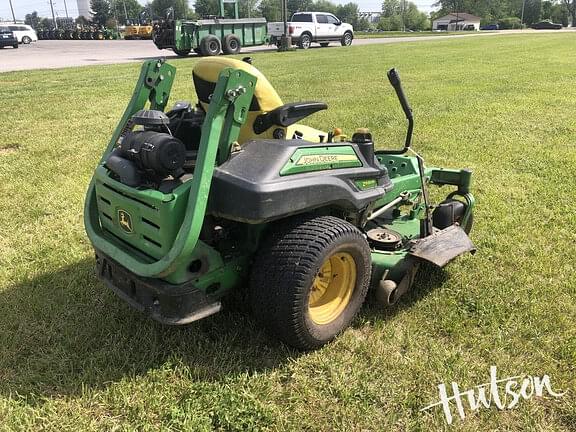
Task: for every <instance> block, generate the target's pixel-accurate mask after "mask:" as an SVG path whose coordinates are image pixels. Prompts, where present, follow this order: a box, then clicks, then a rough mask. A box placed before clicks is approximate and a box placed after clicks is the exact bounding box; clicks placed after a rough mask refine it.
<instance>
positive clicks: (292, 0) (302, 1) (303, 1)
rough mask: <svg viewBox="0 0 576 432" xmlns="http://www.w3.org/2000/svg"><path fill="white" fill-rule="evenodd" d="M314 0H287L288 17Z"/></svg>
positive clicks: (306, 7)
mask: <svg viewBox="0 0 576 432" xmlns="http://www.w3.org/2000/svg"><path fill="white" fill-rule="evenodd" d="M575 1H576V0H575ZM313 4H314V2H313V1H312V0H287V2H286V9H288V19H290V17H291V16H292V14H293V13H294V12H302V11H311V10H312V9H311V6H313Z"/></svg>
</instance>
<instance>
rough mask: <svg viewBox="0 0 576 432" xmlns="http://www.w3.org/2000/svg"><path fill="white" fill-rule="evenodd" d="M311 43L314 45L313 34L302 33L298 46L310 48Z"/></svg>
mask: <svg viewBox="0 0 576 432" xmlns="http://www.w3.org/2000/svg"><path fill="white" fill-rule="evenodd" d="M310 45H312V35H311V34H310V33H302V34H301V35H300V40H298V46H299V47H300V48H302V49H308V48H310Z"/></svg>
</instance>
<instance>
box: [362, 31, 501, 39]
mask: <svg viewBox="0 0 576 432" xmlns="http://www.w3.org/2000/svg"><path fill="white" fill-rule="evenodd" d="M469 33H470V32H461V31H459V32H445V31H444V32H437V31H435V32H433V31H420V32H402V31H385V32H381V33H379V32H356V33H354V37H355V38H356V39H374V38H399V37H422V36H452V35H456V34H469ZM482 33H490V32H482Z"/></svg>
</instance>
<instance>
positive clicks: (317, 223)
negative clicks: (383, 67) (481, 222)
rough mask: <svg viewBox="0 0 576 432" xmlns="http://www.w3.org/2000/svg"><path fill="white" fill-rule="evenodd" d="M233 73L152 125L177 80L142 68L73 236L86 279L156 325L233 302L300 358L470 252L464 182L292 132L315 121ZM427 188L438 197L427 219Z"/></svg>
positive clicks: (338, 140) (225, 71)
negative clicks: (369, 305)
mask: <svg viewBox="0 0 576 432" xmlns="http://www.w3.org/2000/svg"><path fill="white" fill-rule="evenodd" d="M246 60H247V61H239V60H232V59H227V58H210V59H205V60H201V61H200V62H198V63H197V64H196V66H195V68H194V71H193V80H194V87H195V89H196V93H197V96H198V103H197V104H196V105H193V104H191V103H189V102H177V103H176V104H175V105H174V106H173V107H172V108H171V109H170V110H168V111H166V112H165V108H166V106H167V103H168V97H169V95H170V88H171V85H172V82H173V80H174V76H175V74H176V70H175V68H174V67H173V66H171V65H169V64H167V63H165V62H163V61H162V60H156V61H147V62H145V63H144V65H143V67H142V72H141V74H140V78H139V80H138V83H137V85H136V89H135V90H134V94H133V96H132V100H131V101H130V103H129V104H128V107H127V108H126V111H125V113H124V115H123V116H122V119H121V121H120V123H119V125H118V127H117V128H116V131H115V132H114V135H113V136H112V139H111V141H110V143H109V145H108V147H107V148H106V151H105V152H104V155H103V156H102V159H101V161H100V163H99V164H98V166H97V168H96V171H95V173H94V177H93V179H92V182H91V184H90V187H89V190H88V194H87V199H86V205H85V225H86V231H87V233H88V236H89V237H90V240H91V241H92V244H93V245H94V248H95V251H96V265H97V273H98V276H99V277H100V278H101V279H102V280H103V281H104V282H105V283H106V284H107V285H108V286H109V287H110V288H111V289H113V290H114V291H115V292H116V293H117V294H118V295H119V296H120V297H121V298H123V299H124V300H126V301H127V302H128V303H130V304H131V305H132V306H134V307H136V308H137V309H140V310H142V311H146V312H148V313H149V314H150V315H151V316H152V317H153V318H155V319H157V320H158V321H161V322H163V323H167V324H187V323H190V322H192V321H194V320H197V319H200V318H204V317H206V316H208V315H211V314H213V313H215V312H218V311H219V310H220V309H221V307H222V300H223V298H224V297H225V296H226V295H228V294H231V292H232V290H234V291H235V292H236V293H238V294H242V295H240V296H239V297H240V298H245V299H246V301H247V302H249V305H250V307H251V309H252V311H253V313H254V316H255V317H256V318H257V319H258V320H259V321H260V322H262V324H263V325H265V326H266V327H267V328H268V329H269V330H270V331H271V332H273V333H275V334H276V335H277V336H278V337H279V338H280V339H282V340H283V341H285V342H286V343H288V344H290V345H292V346H294V347H297V348H300V349H313V348H317V347H320V346H322V345H323V344H325V343H326V342H328V341H329V340H331V339H332V338H333V337H334V336H335V335H337V334H338V333H339V332H340V331H341V330H343V329H344V328H346V327H347V326H348V325H349V324H350V322H351V320H352V319H353V318H354V316H355V315H356V313H357V312H358V310H359V309H360V307H361V305H362V303H363V302H364V300H365V298H366V295H367V292H368V289H369V288H370V287H372V288H373V290H374V292H375V294H376V297H377V298H379V299H380V300H381V301H383V302H385V303H388V304H391V303H394V302H395V301H397V299H398V298H399V297H400V296H401V295H402V294H404V293H405V292H407V291H408V290H409V289H410V287H411V286H412V282H413V280H414V276H415V274H416V270H417V269H418V266H419V264H420V263H421V262H422V261H428V262H431V263H433V264H435V265H437V266H440V267H442V266H444V265H446V264H447V263H448V262H449V261H450V260H452V259H453V258H455V257H456V256H458V255H461V254H463V253H465V252H469V251H470V252H473V251H474V246H473V244H472V242H471V241H470V239H469V238H468V235H467V232H468V231H469V230H470V227H471V224H472V209H473V207H474V199H473V197H472V195H471V194H470V180H471V173H470V171H468V170H453V169H444V168H430V167H425V166H424V163H423V161H422V159H421V158H420V157H419V156H418V155H416V154H415V153H410V152H411V149H410V142H411V136H412V127H413V120H412V111H411V109H410V106H409V104H408V102H407V100H406V98H405V96H404V93H403V91H402V87H401V85H400V79H399V77H398V74H397V73H396V71H395V70H394V69H392V70H390V71H389V72H388V78H389V80H390V82H391V84H392V86H393V87H394V89H395V90H396V93H397V95H398V98H399V100H400V103H401V105H402V108H403V110H404V113H405V114H406V117H407V119H408V133H407V136H406V142H405V144H404V147H403V148H402V149H399V150H377V151H375V149H374V143H373V140H372V136H371V134H370V132H369V131H368V130H366V129H359V130H358V131H356V132H355V133H354V134H353V135H352V136H351V139H350V140H347V139H346V138H345V137H344V136H343V135H342V134H341V132H340V131H339V130H335V131H334V132H329V133H326V132H322V131H319V130H316V129H312V128H310V127H307V126H303V125H300V124H298V123H297V122H298V121H300V120H302V119H304V118H305V117H307V116H309V115H311V114H313V113H315V112H317V111H319V110H323V109H326V108H327V107H326V104H324V103H320V102H304V103H289V104H283V103H282V101H281V99H280V97H279V96H278V94H277V93H276V91H275V90H274V88H273V87H272V86H271V84H270V83H269V82H268V81H267V80H266V78H265V77H264V76H263V75H262V74H261V73H260V72H259V71H258V70H257V69H256V68H254V67H253V66H252V65H251V64H249V59H246ZM429 185H437V186H443V185H449V186H451V188H450V189H451V192H450V193H449V194H448V196H447V197H446V199H445V200H444V201H442V202H441V203H439V204H438V205H436V206H432V205H431V203H430V202H429V197H428V193H427V188H428V186H429Z"/></svg>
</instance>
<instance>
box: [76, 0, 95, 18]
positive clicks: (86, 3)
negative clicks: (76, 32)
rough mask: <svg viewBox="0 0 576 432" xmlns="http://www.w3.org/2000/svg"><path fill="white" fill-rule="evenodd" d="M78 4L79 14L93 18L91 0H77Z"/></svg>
mask: <svg viewBox="0 0 576 432" xmlns="http://www.w3.org/2000/svg"><path fill="white" fill-rule="evenodd" d="M76 2H77V4H78V16H83V17H84V18H86V19H90V18H92V13H91V12H90V0H76Z"/></svg>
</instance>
